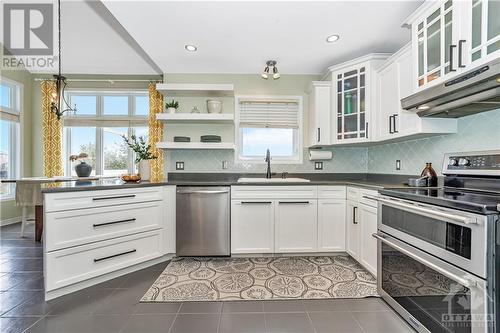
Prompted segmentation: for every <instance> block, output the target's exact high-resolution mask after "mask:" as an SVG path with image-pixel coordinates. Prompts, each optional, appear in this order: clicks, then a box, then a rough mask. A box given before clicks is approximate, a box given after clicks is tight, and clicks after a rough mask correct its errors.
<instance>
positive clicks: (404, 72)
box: [374, 44, 457, 141]
mask: <svg viewBox="0 0 500 333" xmlns="http://www.w3.org/2000/svg"><path fill="white" fill-rule="evenodd" d="M411 72H412V48H411V44H408V45H406V46H405V47H403V48H402V49H401V50H399V51H398V52H396V53H395V54H394V55H392V56H391V57H390V58H389V59H387V61H386V62H385V63H384V64H383V65H382V66H381V67H380V68H379V70H377V79H376V82H377V84H376V95H377V98H376V99H377V107H376V111H375V115H376V116H375V118H376V121H375V125H374V133H375V136H376V138H375V139H376V141H384V140H390V139H396V138H402V137H409V136H416V135H424V134H425V135H429V134H430V135H432V134H446V133H456V131H457V120H456V119H442V118H421V117H419V116H418V115H417V114H416V113H415V112H411V111H406V110H404V109H402V107H401V99H402V98H404V97H407V96H408V95H410V94H412V92H413V87H412V85H411V80H412V79H411V78H412V76H411Z"/></svg>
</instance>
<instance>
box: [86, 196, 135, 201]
mask: <svg viewBox="0 0 500 333" xmlns="http://www.w3.org/2000/svg"><path fill="white" fill-rule="evenodd" d="M125 198H135V194H130V195H117V196H114V197H98V198H92V201H99V200H111V199H125Z"/></svg>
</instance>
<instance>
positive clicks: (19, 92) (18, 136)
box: [0, 75, 24, 202]
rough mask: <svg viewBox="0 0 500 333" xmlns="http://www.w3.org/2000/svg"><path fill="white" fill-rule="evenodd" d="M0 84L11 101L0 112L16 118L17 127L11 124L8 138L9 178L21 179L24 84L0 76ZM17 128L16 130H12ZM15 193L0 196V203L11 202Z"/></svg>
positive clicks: (0, 107) (1, 107)
mask: <svg viewBox="0 0 500 333" xmlns="http://www.w3.org/2000/svg"><path fill="white" fill-rule="evenodd" d="M0 83H1V84H2V85H6V86H8V87H10V88H11V96H10V100H11V101H12V105H11V107H4V106H2V105H0V112H1V113H7V114H8V115H11V116H13V117H17V121H16V123H17V125H16V124H11V129H10V137H9V143H10V147H9V151H10V152H11V153H12V158H11V159H10V161H9V164H10V165H9V170H13V171H14V173H13V174H12V175H11V176H10V178H12V179H17V178H21V177H23V158H22V157H23V154H24V147H23V145H22V144H21V140H22V137H23V133H24V132H23V130H24V128H23V123H24V112H23V110H24V105H23V97H24V84H22V83H21V82H18V81H14V80H11V79H8V78H6V77H3V76H1V75H0ZM14 126H17V128H12V127H14ZM15 196H16V195H15V192H14V191H12V193H10V194H9V195H2V196H0V201H1V202H4V201H12V200H15Z"/></svg>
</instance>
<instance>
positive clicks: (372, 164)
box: [367, 109, 500, 175]
mask: <svg viewBox="0 0 500 333" xmlns="http://www.w3.org/2000/svg"><path fill="white" fill-rule="evenodd" d="M491 149H500V109H497V110H494V111H489V112H483V113H479V114H476V115H472V116H468V117H464V118H460V119H459V120H458V132H457V133H456V134H448V135H441V136H434V137H430V138H425V139H418V140H409V141H403V142H397V143H388V144H382V145H378V146H373V147H370V148H368V168H367V169H368V172H370V173H389V174H394V173H398V174H406V175H411V174H413V175H418V174H420V172H421V171H422V169H423V168H424V167H425V163H426V162H431V163H432V165H433V167H434V169H435V170H436V172H438V174H441V167H442V163H443V154H444V153H448V152H465V151H476V150H491ZM396 160H401V170H399V171H396Z"/></svg>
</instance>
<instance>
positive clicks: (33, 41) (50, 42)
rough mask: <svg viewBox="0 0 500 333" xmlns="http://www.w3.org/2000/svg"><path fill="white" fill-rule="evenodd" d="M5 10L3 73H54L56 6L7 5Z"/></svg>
mask: <svg viewBox="0 0 500 333" xmlns="http://www.w3.org/2000/svg"><path fill="white" fill-rule="evenodd" d="M2 7H3V8H2V9H3V47H2V63H1V69H3V70H20V69H27V70H30V69H42V70H43V69H49V70H50V69H53V68H55V67H56V66H57V57H55V56H54V5H53V4H52V3H8V2H7V3H6V2H4V1H2Z"/></svg>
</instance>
